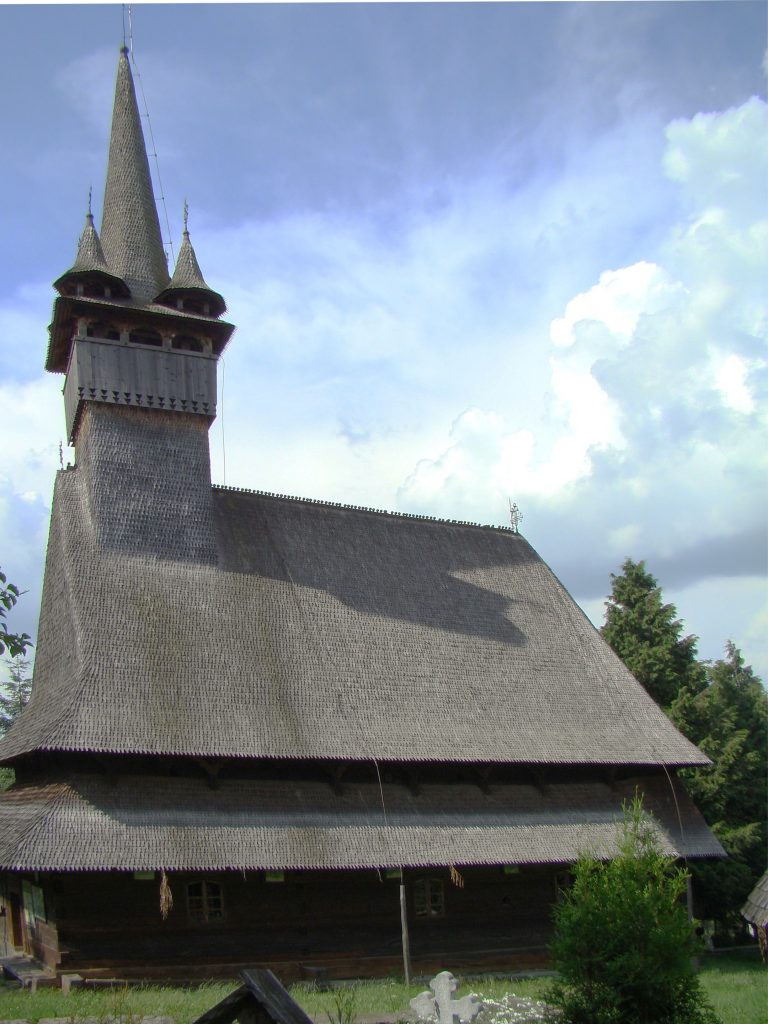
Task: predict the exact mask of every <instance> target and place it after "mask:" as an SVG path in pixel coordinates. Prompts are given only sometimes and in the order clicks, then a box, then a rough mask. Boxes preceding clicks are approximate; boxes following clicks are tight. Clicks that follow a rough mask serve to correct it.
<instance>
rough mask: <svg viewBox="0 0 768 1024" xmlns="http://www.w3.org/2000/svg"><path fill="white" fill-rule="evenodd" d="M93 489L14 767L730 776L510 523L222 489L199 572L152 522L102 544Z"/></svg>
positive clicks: (63, 520)
mask: <svg viewBox="0 0 768 1024" xmlns="http://www.w3.org/2000/svg"><path fill="white" fill-rule="evenodd" d="M123 478H124V474H123V477H121V479H123ZM128 482H130V479H129V481H128ZM126 486H128V484H126ZM136 486H137V487H138V486H140V484H139V483H138V482H137V483H136ZM89 493H90V492H89V490H88V479H87V476H85V475H84V472H83V470H82V469H75V470H69V471H64V472H61V473H59V474H58V479H57V485H56V494H55V497H54V511H53V515H52V521H51V532H50V539H49V549H48V564H47V567H46V591H45V595H44V602H43V609H42V613H41V621H40V633H39V649H38V659H37V664H36V676H35V683H34V687H33V695H32V699H31V702H30V704H29V706H28V708H27V709H26V710H25V712H24V713H23V714H22V716H21V717H20V718H19V720H18V721H17V723H16V724H15V725H14V727H13V728H12V729H11V730H10V732H9V733H8V734H7V736H5V737H4V738H3V740H2V741H0V759H4V760H9V759H12V758H13V757H15V756H18V755H20V754H23V753H26V752H31V751H34V750H85V751H102V752H114V753H120V752H124V753H152V754H171V755H172V754H177V755H192V756H214V757H215V756H221V757H240V758H243V757H249V758H284V757H288V758H334V759H342V760H355V759H358V760H360V759H362V760H365V759H368V758H370V757H376V758H379V759H382V760H395V761H427V760H431V761H448V762H451V761H485V762H506V763H509V762H527V763H544V764H546V763H553V764H564V763H565V764H567V763H574V764H613V765H622V764H624V765H626V764H636V765H655V764H661V763H665V764H672V765H684V764H691V765H693V764H705V763H708V761H707V758H706V757H704V755H703V754H702V753H701V752H700V751H699V750H697V748H696V747H694V746H693V745H692V744H691V743H689V742H688V741H687V740H686V739H685V738H684V737H683V736H681V735H680V733H678V732H677V731H676V730H675V729H674V728H673V726H672V724H671V723H670V721H669V719H668V718H667V716H666V715H665V714H664V713H663V712H662V711H661V710H660V709H659V708H658V706H657V705H656V704H655V703H654V702H653V700H651V698H650V697H649V696H648V695H647V693H646V692H645V690H644V689H643V688H642V686H640V684H639V683H638V682H637V681H636V680H635V679H634V677H633V676H632V675H631V674H630V673H629V672H628V671H627V669H626V668H625V667H624V665H623V664H622V662H621V661H620V660H619V659H618V658H617V657H616V655H615V654H614V653H613V651H611V649H610V648H609V647H608V646H607V644H605V642H604V641H603V640H602V638H601V637H600V635H599V634H598V633H597V631H596V630H595V629H594V628H593V626H592V625H591V624H590V623H589V621H588V620H587V619H586V617H585V616H584V614H583V613H582V612H581V610H580V609H579V608H578V607H577V605H576V604H575V603H574V601H573V600H572V599H571V597H570V596H569V595H568V593H567V592H566V591H565V590H564V588H563V587H562V586H561V584H560V583H559V582H558V580H557V579H556V578H555V576H554V574H553V573H552V572H551V570H550V569H549V568H548V566H547V565H545V563H544V562H543V561H542V560H541V558H540V557H539V556H538V554H537V553H536V552H535V551H534V550H533V549H532V548H531V546H530V545H529V544H528V543H527V542H526V541H525V540H524V539H523V538H522V537H521V536H519V535H517V534H515V533H513V532H511V531H510V530H503V529H497V528H490V527H480V526H471V525H461V524H456V523H451V522H444V521H432V520H428V519H420V518H416V517H407V516H400V515H392V514H386V513H380V512H374V511H369V510H362V509H351V508H345V507H342V506H335V505H330V504H325V503H319V502H308V501H302V500H299V499H290V498H283V497H275V496H270V495H266V494H262V493H256V492H239V491H232V490H225V489H218V488H216V489H214V490H213V491H212V492H201V493H208V494H210V500H211V511H210V514H211V521H212V524H213V525H212V530H213V538H212V546H211V547H210V550H209V549H206V551H208V554H206V558H205V559H203V560H197V559H196V557H195V556H194V553H192V554H190V550H191V549H190V550H185V552H181V550H179V552H175V551H174V550H173V545H174V537H175V536H176V533H174V531H173V530H168V531H166V532H165V533H163V534H157V536H158V537H160V538H161V539H160V540H159V541H157V543H156V544H155V546H154V547H153V539H152V538H153V533H152V524H151V521H148V522H147V524H146V527H145V528H143V529H142V530H136V531H135V532H134V533H129V534H126V533H125V532H124V531H123V532H120V531H113V532H112V533H109V534H107V533H105V532H104V531H103V530H100V528H99V524H98V523H97V522H96V521H95V520H94V515H95V514H96V513H95V512H94V508H95V503H94V501H92V500H91V498H90V497H89ZM115 507H116V509H117V511H116V512H115V515H121V514H122V513H121V512H120V509H121V508H122V507H123V506H121V504H120V502H117V503H115ZM150 507H151V506H150ZM110 509H111V506H110ZM110 509H108V510H107V511H108V513H110ZM105 514H107V513H105ZM110 514H111V513H110ZM195 516H196V517H198V518H199V517H200V516H202V518H199V522H198V518H196V519H195V522H194V523H193V524H190V523H187V522H186V520H185V522H184V523H183V524H181V523H180V524H179V526H180V527H181V526H182V525H183V526H184V528H185V529H186V530H189V529H190V528H191V529H192V530H193V531H196V530H199V531H202V530H203V529H204V527H205V522H204V520H205V519H206V518H207V514H205V515H203V513H202V512H201V511H200V510H198V511H197V512H195ZM177 533H178V535H179V536H181V533H180V532H179V531H177ZM110 537H119V543H118V541H115V542H114V543H115V545H116V546H114V547H110V544H111V543H112V542H111V541H110V540H109V538H110ZM158 544H159V547H158V546H157V545H158ZM195 550H196V549H195ZM201 550H202V548H201Z"/></svg>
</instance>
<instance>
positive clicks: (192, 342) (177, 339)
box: [171, 334, 203, 352]
mask: <svg viewBox="0 0 768 1024" xmlns="http://www.w3.org/2000/svg"><path fill="white" fill-rule="evenodd" d="M171 347H172V348H175V349H179V350H180V351H182V352H202V351H203V343H202V341H200V339H199V338H193V337H192V335H191V334H176V335H175V336H174V338H173V341H172V342H171Z"/></svg>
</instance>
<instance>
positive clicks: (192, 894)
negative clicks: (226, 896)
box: [187, 882, 224, 924]
mask: <svg viewBox="0 0 768 1024" xmlns="http://www.w3.org/2000/svg"><path fill="white" fill-rule="evenodd" d="M187 916H188V917H189V920H190V921H193V922H194V923H196V924H207V923H209V922H211V921H222V920H223V919H224V904H223V902H222V898H221V886H220V885H219V883H218V882H190V884H189V885H188V886H187Z"/></svg>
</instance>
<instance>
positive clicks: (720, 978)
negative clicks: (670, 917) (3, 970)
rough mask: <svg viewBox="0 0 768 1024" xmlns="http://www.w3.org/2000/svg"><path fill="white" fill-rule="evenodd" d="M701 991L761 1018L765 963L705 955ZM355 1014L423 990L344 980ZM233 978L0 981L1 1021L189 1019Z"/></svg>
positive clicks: (500, 991) (470, 985)
mask: <svg viewBox="0 0 768 1024" xmlns="http://www.w3.org/2000/svg"><path fill="white" fill-rule="evenodd" d="M700 976H701V981H702V985H703V987H704V990H705V992H706V993H707V996H708V997H709V999H710V1001H711V1003H712V1005H713V1006H714V1007H715V1010H716V1011H717V1013H718V1014H719V1015H720V1017H721V1019H722V1021H723V1024H768V969H766V968H765V967H764V966H763V965H762V964H761V962H760V959H759V957H758V956H757V952H756V951H754V952H752V951H738V952H733V953H719V954H715V955H711V956H707V957H706V958H705V959H704V961H703V963H702V969H701V975H700ZM351 984H352V988H353V991H354V1012H355V1014H357V1015H360V1016H362V1015H367V1014H376V1013H381V1014H383V1015H386V1016H397V1015H399V1014H401V1013H402V1014H405V1013H406V1011H407V1009H408V1001H409V1000H410V999H411V998H412V997H413V996H414V995H417V994H418V993H419V992H420V991H422V990H423V989H424V985H423V984H421V983H419V984H416V985H412V986H411V987H410V989H406V987H405V985H403V984H402V983H401V982H399V981H395V980H385V981H360V982H355V983H351ZM235 985H236V982H231V983H209V984H205V985H201V986H198V987H195V988H160V987H155V986H146V987H140V988H124V989H111V990H96V991H93V990H90V989H85V990H73V991H72V992H71V993H70V994H69V995H67V996H64V995H62V993H61V991H60V990H58V989H40V990H39V991H38V992H36V993H35V994H34V995H31V994H30V993H29V992H22V991H20V990H19V989H16V988H12V987H10V986H1V987H0V1020H29V1021H38V1020H40V1018H42V1017H68V1018H70V1019H77V1018H83V1017H96V1018H100V1019H102V1020H103V1019H105V1018H107V1017H121V1016H131V1015H136V1016H162V1017H172V1018H173V1019H174V1021H175V1022H176V1024H190V1022H191V1021H193V1020H195V1018H196V1017H199V1016H200V1015H201V1014H202V1013H204V1012H205V1011H206V1010H207V1009H209V1008H210V1007H211V1006H213V1005H214V1004H215V1003H217V1002H218V1001H219V1000H220V999H223V998H224V996H225V995H228V994H229V992H231V991H232V990H233V988H234V987H235ZM548 985H549V981H548V979H546V978H533V979H527V980H518V979H514V980H512V979H504V978H492V977H487V978H472V979H468V980H466V981H464V980H462V981H461V987H460V989H459V993H458V994H459V995H463V994H466V993H468V992H478V993H481V994H482V995H485V996H488V997H490V998H495V999H499V998H500V997H501V996H503V995H504V994H505V993H509V992H513V993H514V994H515V995H517V996H528V997H530V998H532V999H546V993H547V987H548ZM290 991H291V994H292V995H293V997H294V999H296V1001H297V1002H298V1003H299V1004H300V1005H301V1006H303V1007H304V1009H305V1010H306V1011H307V1013H308V1014H309V1016H310V1017H317V1016H319V1015H320V1014H325V1013H327V1012H328V1011H329V1010H331V1011H334V993H333V990H331V991H330V992H319V991H317V989H315V988H314V987H313V986H311V985H294V986H292V987H291V990H290Z"/></svg>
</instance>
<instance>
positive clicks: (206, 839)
mask: <svg viewBox="0 0 768 1024" xmlns="http://www.w3.org/2000/svg"><path fill="white" fill-rule="evenodd" d="M636 785H640V786H641V787H642V789H643V790H644V792H645V803H644V806H645V808H646V809H647V811H648V812H649V814H650V816H651V820H652V822H653V829H654V832H655V834H656V836H657V839H658V841H659V845H660V848H661V849H662V850H663V851H664V852H665V853H667V854H669V855H670V856H674V857H678V856H682V855H685V856H689V857H719V856H723V850H722V847H721V846H720V844H719V843H718V841H717V840H716V839H715V837H714V836H713V835H712V833H711V832H710V831H709V829H708V828H707V827H706V825H705V824H704V821H703V819H702V818H701V815H700V814H699V813H698V811H697V810H696V808H695V807H694V806H693V804H692V803H691V801H690V799H689V797H688V796H687V794H686V793H685V790H684V789H683V787H682V785H680V783H677V784H676V785H675V793H674V794H673V792H672V791H671V788H670V787H671V785H672V783H671V781H670V782H668V780H667V779H666V778H658V777H656V778H650V779H632V780H628V781H626V782H625V783H623V784H621V785H620V786H616V787H614V788H611V787H609V786H608V785H607V784H602V783H597V782H593V783H574V784H567V783H564V784H558V785H552V786H549V787H547V789H546V790H545V792H543V793H542V792H541V791H540V790H538V789H537V788H535V787H534V786H525V785H499V786H494V787H492V789H491V790H490V792H488V793H482V792H480V791H479V790H478V789H477V787H474V786H471V785H464V784H458V785H457V784H453V785H446V784H443V785H425V786H423V787H422V788H421V789H420V791H419V794H418V795H413V794H412V793H410V792H409V790H408V789H406V788H405V787H402V786H397V785H387V784H385V785H384V786H383V787H382V790H381V791H380V790H379V787H378V786H377V785H374V784H370V785H364V784H357V785H354V786H345V787H344V791H343V793H341V794H335V793H334V792H333V790H332V789H331V787H330V786H329V785H327V784H325V783H322V782H295V781H293V782H290V783H289V782H279V781H252V780H250V781H248V780H242V781H236V780H230V781H223V782H222V783H221V784H220V786H219V788H217V789H215V790H212V789H210V788H209V787H208V786H207V785H206V784H205V783H204V782H202V781H198V780H194V779H185V778H171V777H161V776H156V777H152V776H150V777H141V778H131V777H125V776H123V777H121V778H120V779H119V780H118V781H117V782H116V783H115V781H114V780H108V779H105V778H104V777H103V776H101V777H95V776H79V777H75V778H73V779H71V780H69V781H62V782H55V783H49V784H47V785H43V786H39V787H37V786H33V785H29V786H18V787H14V788H13V789H11V790H10V791H8V792H7V793H4V794H2V795H0V823H2V826H3V827H2V829H0V868H7V869H11V870H40V871H69V870H84V871H92V870H134V871H142V870H156V869H159V868H166V869H168V870H210V871H216V870H224V869H228V868H236V869H259V868H261V869H270V868H306V869H309V868H328V869H338V868H366V867H368V868H370V867H395V866H398V865H403V866H428V865H446V864H525V863H568V862H571V861H573V860H575V859H576V858H577V857H578V856H579V854H580V853H589V854H591V855H593V856H596V857H600V858H605V857H609V856H612V855H614V854H615V853H616V849H617V846H616V841H617V836H618V828H617V824H618V822H619V821H620V819H621V816H622V811H621V805H622V801H624V800H626V799H629V798H630V797H631V796H632V794H633V793H634V791H635V786H636ZM382 799H383V803H384V807H385V808H386V817H385V815H384V811H383V809H382Z"/></svg>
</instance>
